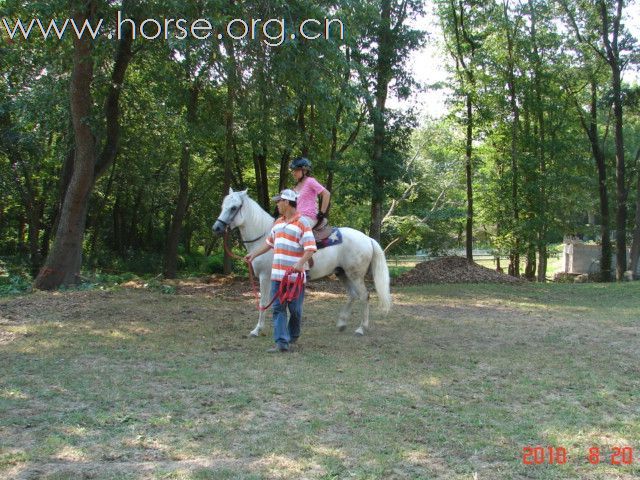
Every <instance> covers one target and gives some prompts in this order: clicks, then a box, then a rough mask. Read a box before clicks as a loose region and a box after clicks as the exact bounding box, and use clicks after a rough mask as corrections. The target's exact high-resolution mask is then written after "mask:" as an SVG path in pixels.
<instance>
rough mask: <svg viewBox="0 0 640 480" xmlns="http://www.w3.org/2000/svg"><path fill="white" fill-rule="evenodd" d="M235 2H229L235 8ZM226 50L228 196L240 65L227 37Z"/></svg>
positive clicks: (227, 262) (226, 268)
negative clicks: (227, 57)
mask: <svg viewBox="0 0 640 480" xmlns="http://www.w3.org/2000/svg"><path fill="white" fill-rule="evenodd" d="M234 3H235V0H229V4H230V5H231V6H232V7H233V5H234ZM224 48H225V50H226V52H227V55H228V56H229V59H228V61H227V99H226V105H225V122H224V123H225V148H224V178H223V185H222V191H223V192H224V194H225V195H226V194H227V192H228V191H229V188H230V187H231V184H232V180H233V178H232V177H233V159H234V153H235V152H234V149H233V146H234V135H235V123H234V122H235V103H236V96H237V89H238V64H237V61H236V53H235V46H234V44H233V41H232V40H231V38H229V37H227V36H225V41H224ZM231 269H232V259H231V257H230V256H229V255H228V254H227V252H226V250H225V252H224V260H223V267H222V270H223V273H224V274H225V275H229V274H230V273H231Z"/></svg>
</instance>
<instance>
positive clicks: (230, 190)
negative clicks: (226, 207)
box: [229, 187, 233, 195]
mask: <svg viewBox="0 0 640 480" xmlns="http://www.w3.org/2000/svg"><path fill="white" fill-rule="evenodd" d="M232 193H233V188H231V187H229V195H231V194H232Z"/></svg>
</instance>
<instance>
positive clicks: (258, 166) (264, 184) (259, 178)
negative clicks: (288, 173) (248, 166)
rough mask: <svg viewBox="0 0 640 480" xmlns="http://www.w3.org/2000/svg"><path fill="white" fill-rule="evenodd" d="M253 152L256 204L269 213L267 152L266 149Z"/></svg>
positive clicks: (262, 148)
mask: <svg viewBox="0 0 640 480" xmlns="http://www.w3.org/2000/svg"><path fill="white" fill-rule="evenodd" d="M256 148H257V147H254V150H253V169H254V171H255V174H256V190H257V192H258V203H259V204H260V206H261V207H262V208H264V209H265V210H267V211H269V209H270V208H271V202H270V201H269V177H268V176H267V151H266V147H261V148H260V151H256Z"/></svg>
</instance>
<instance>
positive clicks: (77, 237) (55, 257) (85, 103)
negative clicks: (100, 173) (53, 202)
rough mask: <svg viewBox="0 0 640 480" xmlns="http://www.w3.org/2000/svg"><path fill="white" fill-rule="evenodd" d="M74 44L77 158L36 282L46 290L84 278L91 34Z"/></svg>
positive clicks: (91, 161) (91, 144)
mask: <svg viewBox="0 0 640 480" xmlns="http://www.w3.org/2000/svg"><path fill="white" fill-rule="evenodd" d="M87 18H91V12H90V11H89V12H86V11H85V12H82V13H77V14H75V15H74V20H75V21H76V23H77V24H78V25H81V24H82V23H83V22H84V21H85V20H86V19H87ZM73 45H74V50H73V72H72V75H71V89H70V99H71V119H72V122H73V132H74V136H75V144H76V148H75V158H74V164H73V174H72V175H71V180H70V182H69V186H68V188H67V191H66V195H65V198H64V202H63V204H62V209H61V212H60V221H59V223H58V230H57V232H56V238H55V241H54V244H53V248H52V249H51V251H50V252H49V257H48V258H47V261H46V263H45V265H44V267H43V268H42V270H41V271H40V274H39V275H38V276H37V277H36V280H35V284H34V286H35V287H36V288H39V289H44V290H49V289H54V288H57V287H59V286H61V285H72V284H75V283H78V281H79V279H80V266H81V263H82V238H83V235H84V228H85V223H86V217H87V208H88V205H89V195H90V193H91V189H92V187H93V178H94V177H93V175H94V169H95V164H96V144H95V138H94V136H93V133H92V132H91V128H90V126H89V124H88V119H89V118H91V105H92V97H91V83H92V80H93V60H92V58H91V41H90V39H89V38H88V37H87V36H83V37H82V38H74V39H73Z"/></svg>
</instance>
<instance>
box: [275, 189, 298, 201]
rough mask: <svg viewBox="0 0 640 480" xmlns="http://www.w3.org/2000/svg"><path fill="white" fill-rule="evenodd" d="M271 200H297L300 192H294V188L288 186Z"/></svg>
mask: <svg viewBox="0 0 640 480" xmlns="http://www.w3.org/2000/svg"><path fill="white" fill-rule="evenodd" d="M271 200H273V201H274V202H278V201H280V200H290V201H292V202H297V201H298V194H297V193H296V192H294V191H293V190H291V189H290V188H286V189H284V190H282V191H281V192H280V193H279V194H278V195H276V196H275V197H271Z"/></svg>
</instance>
